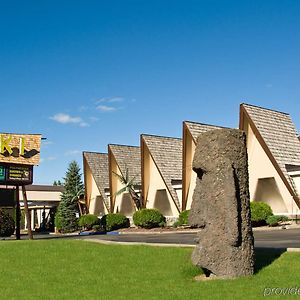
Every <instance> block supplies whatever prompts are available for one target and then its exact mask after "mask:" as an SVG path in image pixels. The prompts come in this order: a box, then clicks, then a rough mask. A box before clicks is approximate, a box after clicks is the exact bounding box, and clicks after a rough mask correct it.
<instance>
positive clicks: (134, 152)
mask: <svg viewBox="0 0 300 300" xmlns="http://www.w3.org/2000/svg"><path fill="white" fill-rule="evenodd" d="M108 147H109V149H110V150H111V152H112V154H113V155H114V158H115V160H116V162H117V164H118V166H119V168H120V171H121V172H122V174H123V175H125V174H126V169H128V172H129V177H130V178H132V177H135V180H134V182H135V183H136V184H137V185H140V184H141V150H140V147H138V146H127V145H114V144H109V145H108Z"/></svg>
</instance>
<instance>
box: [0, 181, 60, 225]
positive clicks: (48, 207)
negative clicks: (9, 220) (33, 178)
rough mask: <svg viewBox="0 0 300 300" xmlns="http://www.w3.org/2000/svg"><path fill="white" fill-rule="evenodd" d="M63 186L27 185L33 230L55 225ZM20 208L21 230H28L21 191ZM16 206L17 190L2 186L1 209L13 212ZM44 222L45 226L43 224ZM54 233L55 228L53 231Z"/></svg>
mask: <svg viewBox="0 0 300 300" xmlns="http://www.w3.org/2000/svg"><path fill="white" fill-rule="evenodd" d="M63 190H64V188H63V186H52V185H27V186H26V194H27V201H28V208H29V212H30V215H31V229H32V230H41V229H42V227H43V225H44V224H45V225H46V224H47V223H52V224H54V214H55V212H56V209H57V206H58V204H59V202H60V199H61V194H62V192H63ZM19 199H20V207H21V212H22V216H23V218H22V224H21V225H22V226H21V229H27V228H28V222H27V220H26V217H25V213H24V195H23V193H22V191H19ZM15 206H16V189H15V188H14V187H9V186H3V185H0V208H6V209H9V210H11V212H13V210H14V209H15ZM43 222H44V224H43ZM52 231H54V227H53V229H52Z"/></svg>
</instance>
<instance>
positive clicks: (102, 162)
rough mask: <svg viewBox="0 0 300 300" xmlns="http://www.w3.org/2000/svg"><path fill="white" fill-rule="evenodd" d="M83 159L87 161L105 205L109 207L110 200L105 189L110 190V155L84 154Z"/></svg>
mask: <svg viewBox="0 0 300 300" xmlns="http://www.w3.org/2000/svg"><path fill="white" fill-rule="evenodd" d="M83 157H84V158H85V159H86V162H87V164H88V165H89V168H90V169H91V172H92V175H93V177H94V180H95V182H96V185H97V187H98V189H99V192H100V193H101V195H102V197H103V199H104V200H105V203H106V204H107V206H108V207H109V200H108V197H107V196H106V194H105V189H109V176H108V154H107V153H97V152H83Z"/></svg>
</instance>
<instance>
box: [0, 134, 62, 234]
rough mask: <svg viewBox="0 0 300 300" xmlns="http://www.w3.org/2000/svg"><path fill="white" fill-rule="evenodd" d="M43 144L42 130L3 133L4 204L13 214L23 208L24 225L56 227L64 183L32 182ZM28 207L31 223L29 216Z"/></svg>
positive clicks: (0, 177)
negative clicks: (37, 131)
mask: <svg viewBox="0 0 300 300" xmlns="http://www.w3.org/2000/svg"><path fill="white" fill-rule="evenodd" d="M40 146H41V135H40V134H15V133H1V134H0V208H6V209H8V210H9V211H11V213H12V214H13V213H14V212H15V211H18V210H20V213H21V226H22V229H28V228H31V229H32V230H40V229H46V228H45V226H46V225H48V228H50V229H51V227H52V230H54V213H55V211H56V207H57V206H58V204H59V202H60V198H61V193H62V192H63V187H62V186H49V185H32V182H33V173H34V166H37V165H38V164H39V161H40ZM27 207H28V212H29V218H30V219H31V222H30V224H29V223H28V221H27V218H26V217H25V211H26V209H27ZM49 226H50V227H49ZM17 228H18V226H17ZM17 231H18V233H17V232H16V235H19V230H17Z"/></svg>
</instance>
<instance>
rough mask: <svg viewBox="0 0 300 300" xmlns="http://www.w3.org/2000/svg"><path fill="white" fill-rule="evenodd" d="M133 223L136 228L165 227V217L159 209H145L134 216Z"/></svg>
mask: <svg viewBox="0 0 300 300" xmlns="http://www.w3.org/2000/svg"><path fill="white" fill-rule="evenodd" d="M133 222H134V224H135V225H136V226H139V227H142V228H148V229H149V228H154V227H163V226H164V225H165V217H164V216H163V215H162V214H161V212H160V211H159V210H157V209H152V208H150V209H149V208H148V209H147V208H144V209H141V210H138V211H136V212H135V213H134V214H133Z"/></svg>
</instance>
